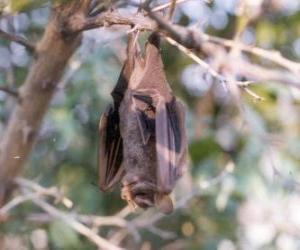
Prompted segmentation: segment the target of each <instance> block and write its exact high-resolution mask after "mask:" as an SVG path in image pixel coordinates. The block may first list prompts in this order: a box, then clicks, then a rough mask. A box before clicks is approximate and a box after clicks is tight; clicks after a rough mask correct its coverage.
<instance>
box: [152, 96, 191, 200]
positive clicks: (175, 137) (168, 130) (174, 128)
mask: <svg viewBox="0 0 300 250" xmlns="http://www.w3.org/2000/svg"><path fill="white" fill-rule="evenodd" d="M184 122H185V111H184V107H183V105H182V103H181V102H180V101H178V100H177V99H176V98H175V97H173V99H172V101H170V102H165V100H164V99H163V98H160V100H159V101H158V104H157V107H156V117H155V131H156V132H155V136H156V154H157V163H158V164H157V188H158V191H159V192H160V193H164V194H169V193H170V192H171V191H172V190H173V188H174V186H175V183H176V180H177V179H178V178H179V176H181V175H182V171H183V170H184V169H185V168H186V154H187V141H186V134H185V128H184Z"/></svg>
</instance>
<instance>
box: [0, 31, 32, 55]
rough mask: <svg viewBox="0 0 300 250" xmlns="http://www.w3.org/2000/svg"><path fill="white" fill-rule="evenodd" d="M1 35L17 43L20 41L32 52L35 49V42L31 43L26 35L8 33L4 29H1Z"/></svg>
mask: <svg viewBox="0 0 300 250" xmlns="http://www.w3.org/2000/svg"><path fill="white" fill-rule="evenodd" d="M0 37H1V38H4V39H7V40H10V41H12V42H15V43H19V44H21V45H23V46H24V47H25V48H27V49H28V50H29V51H30V52H32V53H33V52H34V51H35V46H34V45H33V44H31V43H30V42H29V41H28V40H26V39H25V38H24V37H21V36H18V35H14V34H10V33H7V32H5V31H4V30H2V29H0Z"/></svg>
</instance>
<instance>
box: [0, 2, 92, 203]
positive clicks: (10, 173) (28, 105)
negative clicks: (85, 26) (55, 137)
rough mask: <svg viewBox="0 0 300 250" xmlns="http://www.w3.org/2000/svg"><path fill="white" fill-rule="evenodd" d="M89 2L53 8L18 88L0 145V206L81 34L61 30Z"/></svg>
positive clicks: (21, 163)
mask: <svg viewBox="0 0 300 250" xmlns="http://www.w3.org/2000/svg"><path fill="white" fill-rule="evenodd" d="M88 5H89V1H88V0H80V1H69V2H67V3H66V4H59V5H55V6H54V8H53V12H52V15H51V18H50V21H49V23H48V25H47V27H46V29H45V33H44V35H43V37H42V39H41V41H40V42H39V43H38V46H37V48H36V51H35V53H36V57H35V61H34V62H33V65H32V66H31V68H30V71H29V73H28V75H27V78H26V80H25V82H24V84H23V85H22V87H21V88H20V91H19V96H20V99H21V102H19V103H17V105H16V108H15V110H14V111H13V112H12V114H11V117H10V120H9V123H8V126H7V128H6V133H4V135H3V138H2V140H1V144H0V207H1V205H2V204H4V202H5V199H6V198H7V197H8V195H9V194H10V192H11V190H12V189H13V184H12V180H13V179H14V177H15V176H17V175H18V174H19V173H20V172H21V170H22V168H23V165H24V163H25V161H26V159H27V157H28V155H29V153H30V151H31V148H32V146H33V144H34V141H35V138H36V137H37V134H38V130H39V127H40V124H41V122H42V120H43V117H44V115H45V112H46V111H47V109H48V105H49V103H50V100H51V98H52V96H53V94H54V92H55V90H56V87H57V84H58V82H59V79H60V78H61V76H62V74H63V72H64V69H65V67H66V65H67V62H68V60H69V58H70V57H71V55H72V54H73V53H74V51H75V50H76V48H77V47H78V46H79V44H80V41H81V36H80V34H72V35H68V36H67V35H65V34H64V33H63V27H64V26H65V24H66V23H67V22H68V21H69V19H70V18H74V16H76V17H78V16H84V15H85V14H86V13H87V12H88Z"/></svg>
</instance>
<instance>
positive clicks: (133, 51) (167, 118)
mask: <svg viewBox="0 0 300 250" xmlns="http://www.w3.org/2000/svg"><path fill="white" fill-rule="evenodd" d="M127 53H128V58H127V60H126V62H125V64H124V67H123V69H122V72H121V75H120V78H119V80H118V83H117V85H116V87H115V89H114V90H113V92H112V96H113V98H114V106H110V107H109V109H108V111H107V112H106V113H105V114H104V115H103V116H102V119H101V121H100V150H99V164H100V166H99V170H100V171H99V172H100V173H99V174H100V183H99V184H100V188H101V189H102V190H107V189H109V188H111V187H112V186H113V185H114V184H115V183H117V182H118V181H120V180H121V181H122V185H123V188H122V198H124V199H126V200H127V201H128V202H129V203H130V204H132V205H134V206H135V205H138V206H139V207H142V208H147V207H150V206H157V207H158V208H159V209H160V210H161V211H162V212H165V213H168V212H171V211H172V208H173V206H172V201H171V199H170V198H169V196H168V194H169V193H170V192H171V191H172V189H173V187H174V185H175V183H176V180H177V179H178V178H179V177H180V176H181V175H182V170H183V169H185V166H186V153H187V142H186V135H185V129H184V119H185V118H184V108H183V105H182V104H181V103H180V102H179V101H178V100H177V99H176V98H175V97H174V96H173V94H172V91H171V89H170V87H169V85H168V83H167V80H166V77H165V74H164V70H163V64H162V61H161V57H160V53H159V37H158V35H157V34H152V35H151V36H150V37H149V39H148V43H147V44H146V46H145V56H144V57H142V56H141V55H139V54H138V49H137V44H136V39H134V37H130V39H129V42H128V48H127Z"/></svg>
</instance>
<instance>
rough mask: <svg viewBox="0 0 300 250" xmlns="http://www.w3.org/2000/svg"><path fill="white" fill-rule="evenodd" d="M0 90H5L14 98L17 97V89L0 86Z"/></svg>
mask: <svg viewBox="0 0 300 250" xmlns="http://www.w3.org/2000/svg"><path fill="white" fill-rule="evenodd" d="M0 91H2V92H5V93H7V94H9V95H11V96H12V97H15V98H18V97H19V93H18V91H15V90H13V89H11V88H9V87H4V86H0Z"/></svg>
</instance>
